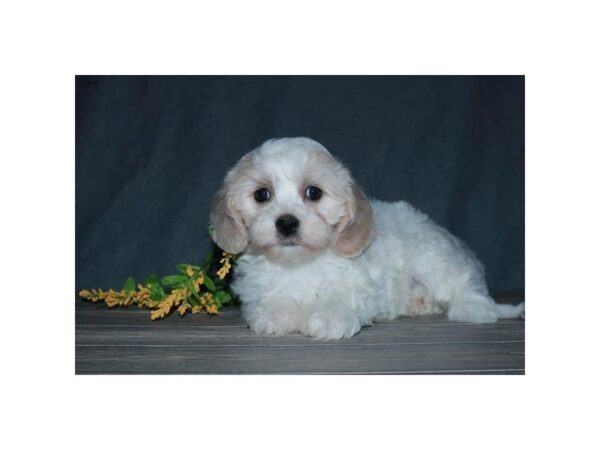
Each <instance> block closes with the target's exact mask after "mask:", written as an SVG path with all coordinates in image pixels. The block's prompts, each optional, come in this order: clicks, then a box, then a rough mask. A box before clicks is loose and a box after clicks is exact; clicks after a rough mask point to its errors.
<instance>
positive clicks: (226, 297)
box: [214, 291, 232, 305]
mask: <svg viewBox="0 0 600 450" xmlns="http://www.w3.org/2000/svg"><path fill="white" fill-rule="evenodd" d="M214 295H215V299H216V300H218V302H219V303H220V304H223V305H224V304H226V303H229V302H230V301H231V299H232V296H231V294H230V293H229V292H227V291H217V292H215V294H214Z"/></svg>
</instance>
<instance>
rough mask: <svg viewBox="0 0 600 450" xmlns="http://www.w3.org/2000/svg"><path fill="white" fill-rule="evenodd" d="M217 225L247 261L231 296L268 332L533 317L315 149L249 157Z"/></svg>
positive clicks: (436, 233)
mask: <svg viewBox="0 0 600 450" xmlns="http://www.w3.org/2000/svg"><path fill="white" fill-rule="evenodd" d="M211 222H212V225H213V229H214V232H213V239H214V240H215V242H216V243H217V245H218V246H219V247H221V248H222V249H223V250H225V251H227V252H230V253H242V252H243V254H242V255H241V257H240V258H239V259H238V261H237V267H236V269H235V273H234V281H233V284H232V288H233V291H234V292H235V293H236V294H237V295H239V297H240V299H241V302H242V313H243V315H244V317H245V319H246V320H247V322H248V324H249V325H250V328H251V329H252V330H253V331H254V332H256V333H259V334H277V335H282V334H290V333H298V332H299V333H302V334H304V335H307V336H311V337H314V338H318V339H339V338H343V337H349V336H352V335H354V334H356V333H358V332H359V331H360V329H361V327H362V326H364V325H371V323H372V321H373V320H378V319H393V318H396V317H398V316H401V315H418V314H429V313H437V312H447V314H448V318H449V319H450V320H457V321H466V322H476V323H485V322H495V321H496V320H497V319H498V318H509V317H510V318H514V317H519V315H520V314H521V313H522V311H523V304H521V305H518V306H512V305H499V304H496V303H495V302H494V300H493V299H492V298H491V297H490V296H489V294H488V290H487V286H486V283H485V278H484V272H483V266H482V264H481V263H480V262H479V261H478V260H477V259H476V258H475V256H474V255H473V254H472V253H471V252H470V251H469V250H468V249H467V248H466V247H465V246H464V245H463V244H462V243H461V242H460V241H459V240H458V239H457V238H455V237H454V236H452V235H451V234H450V233H449V232H447V231H446V230H444V229H443V228H441V227H439V226H437V225H436V224H435V223H433V222H432V221H431V220H430V219H428V218H427V216H425V215H424V214H422V213H420V212H419V211H417V210H416V209H414V208H413V207H412V206H410V205H409V204H407V203H405V202H395V203H386V202H381V201H377V200H371V201H369V200H367V198H366V197H365V194H363V192H362V191H361V190H360V188H359V187H358V186H357V185H356V183H355V182H354V181H353V180H352V177H351V176H350V173H349V171H348V170H347V169H346V168H345V167H344V166H343V165H342V164H341V163H340V162H339V161H337V160H336V159H334V158H333V156H331V154H330V153H329V152H328V151H327V150H326V149H325V147H323V146H322V145H321V144H319V143H318V142H315V141H313V140H312V139H308V138H285V139H273V140H269V141H267V142H265V143H264V144H262V145H261V146H260V147H258V148H257V149H255V150H253V151H252V152H250V153H248V154H246V155H245V156H244V157H242V159H241V160H240V161H239V162H238V163H237V165H236V166H235V167H234V168H233V169H231V170H230V171H229V173H228V174H227V176H226V177H225V181H224V184H223V187H222V188H221V190H219V192H218V193H217V194H216V195H215V199H214V203H213V208H212V212H211Z"/></svg>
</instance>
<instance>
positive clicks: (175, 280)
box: [160, 275, 189, 286]
mask: <svg viewBox="0 0 600 450" xmlns="http://www.w3.org/2000/svg"><path fill="white" fill-rule="evenodd" d="M188 279H189V278H188V277H186V276H185V275H167V276H166V277H163V278H162V280H160V282H161V283H162V284H164V285H165V286H174V285H178V284H179V285H180V284H184V283H185V282H186V280H188Z"/></svg>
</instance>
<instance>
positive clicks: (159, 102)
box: [75, 76, 525, 291]
mask: <svg viewBox="0 0 600 450" xmlns="http://www.w3.org/2000/svg"><path fill="white" fill-rule="evenodd" d="M524 84H525V80H524V77H522V76H510V77H509V76H501V77H495V76H494V77H492V76H483V77H471V76H469V77H465V76H452V77H440V76H436V77H428V76H427V77H424V76H414V77H413V76H410V77H408V76H391V77H379V76H376V77H354V76H352V77H348V76H331V77H322V76H315V77H299V76H286V77H273V76H257V77H240V76H214V77H213V76H210V77H208V76H197V77H187V76H184V77H174V76H160V77H156V76H152V77H138V76H78V77H76V78H75V89H76V201H75V205H76V289H77V290H79V289H82V288H91V287H103V288H107V287H120V285H121V284H122V282H123V280H124V279H125V278H126V277H127V276H128V275H133V276H134V277H136V278H137V279H143V278H144V277H145V276H146V275H149V274H151V273H157V274H158V275H164V274H167V273H172V272H173V271H174V264H175V263H178V262H189V263H193V262H195V261H199V260H200V259H201V258H202V257H203V255H204V254H205V253H206V251H207V249H208V248H209V239H208V235H207V233H206V225H207V221H208V214H209V208H210V202H211V197H212V195H213V194H214V192H215V190H216V189H217V188H218V186H219V184H220V182H221V180H222V178H223V176H224V175H225V173H226V171H227V169H228V168H230V167H231V166H233V165H234V164H235V162H236V161H237V160H238V159H239V158H240V156H242V155H243V154H244V153H246V152H248V151H250V150H252V148H254V147H255V146H257V145H258V144H260V143H261V142H263V141H264V140H266V139H269V138H272V137H284V136H309V137H311V138H313V139H316V140H317V141H319V142H321V143H322V144H324V145H325V146H326V147H327V148H328V149H329V150H330V151H331V152H332V153H333V154H335V155H336V156H337V157H338V158H339V159H340V160H342V161H343V162H344V163H345V164H346V165H347V166H348V167H349V168H350V169H351V171H352V173H353V174H354V177H355V179H356V180H357V181H358V183H359V184H360V185H361V186H362V187H363V189H364V190H365V192H366V193H367V195H368V196H370V197H374V198H379V199H382V200H397V199H404V200H407V201H409V202H411V203H412V204H414V205H415V206H417V207H418V208H419V209H421V210H422V211H424V212H426V213H427V214H428V215H429V216H431V217H432V218H433V219H434V220H436V221H437V222H438V223H440V224H441V225H443V226H444V227H446V228H448V229H449V230H450V231H451V232H453V233H454V234H456V235H457V236H459V237H460V238H461V239H463V240H464V241H465V242H467V244H468V245H469V246H470V247H471V248H472V249H473V250H474V251H475V252H476V253H477V255H478V256H479V258H480V259H481V260H482V261H483V263H484V264H485V266H486V271H487V280H488V284H489V286H490V289H492V290H495V291H523V290H524V285H525V276H524V125H525V124H524Z"/></svg>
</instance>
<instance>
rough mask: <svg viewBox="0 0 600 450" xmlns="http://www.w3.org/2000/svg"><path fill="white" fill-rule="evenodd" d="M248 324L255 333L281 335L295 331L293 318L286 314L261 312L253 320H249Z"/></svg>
mask: <svg viewBox="0 0 600 450" xmlns="http://www.w3.org/2000/svg"><path fill="white" fill-rule="evenodd" d="M248 325H249V326H250V329H251V330H252V331H253V332H254V333H256V334H271V335H277V336H281V335H284V334H291V333H293V332H295V331H296V330H295V324H294V320H293V319H292V317H291V316H290V315H288V314H268V313H267V314H262V315H260V316H258V317H256V318H254V320H249V321H248Z"/></svg>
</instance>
